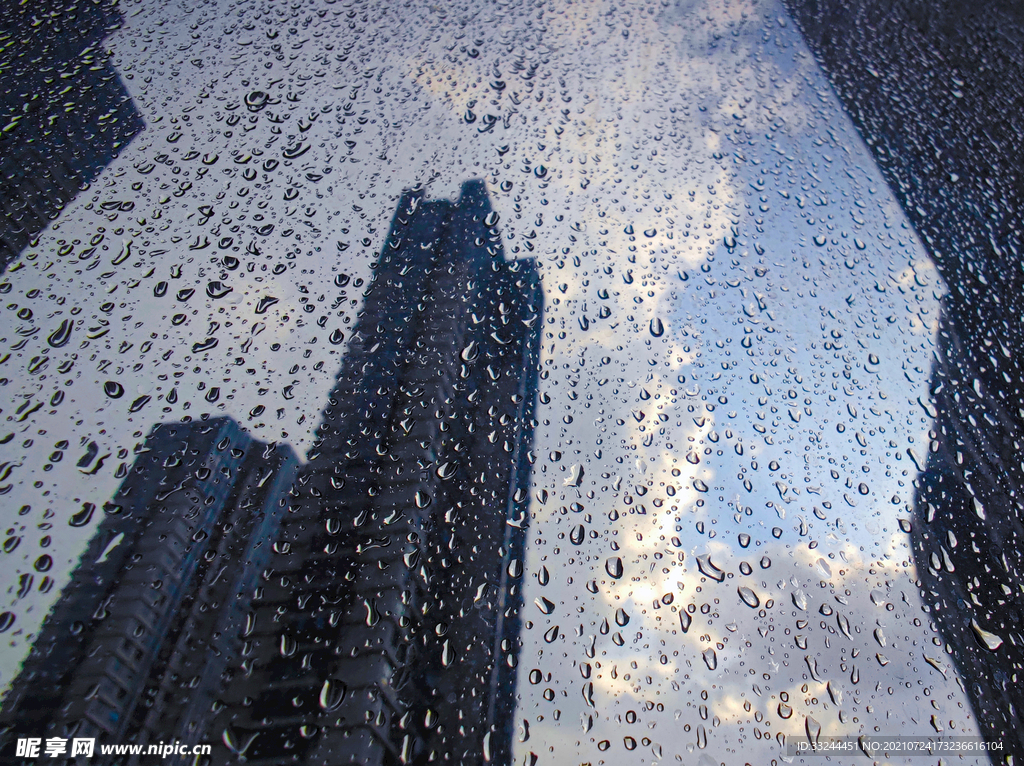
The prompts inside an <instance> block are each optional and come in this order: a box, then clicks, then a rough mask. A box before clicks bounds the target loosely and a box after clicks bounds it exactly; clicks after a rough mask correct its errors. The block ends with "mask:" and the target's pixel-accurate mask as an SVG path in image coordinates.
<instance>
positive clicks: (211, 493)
mask: <svg viewBox="0 0 1024 766" xmlns="http://www.w3.org/2000/svg"><path fill="white" fill-rule="evenodd" d="M296 464H297V463H296V460H295V457H294V454H293V453H292V451H291V449H290V448H289V447H287V446H284V447H281V446H276V447H275V446H267V445H265V444H262V443H260V442H257V441H254V440H252V439H251V438H250V437H249V436H247V435H246V434H245V433H244V432H243V431H241V430H240V429H239V427H238V425H237V424H236V423H235V422H234V421H233V420H231V419H230V418H211V419H209V420H204V421H196V422H190V423H176V424H162V425H158V426H156V427H155V428H154V429H153V430H152V432H151V433H150V435H149V437H148V438H147V440H146V442H145V445H144V447H143V448H142V450H141V451H140V453H139V454H138V457H137V458H136V460H135V463H134V465H133V466H132V468H131V471H130V473H129V474H128V476H127V477H126V478H125V480H124V482H123V483H122V484H121V487H120V489H119V490H118V493H117V495H115V497H114V499H113V501H112V502H111V503H109V504H108V505H107V506H106V508H105V511H106V514H107V515H106V517H105V518H104V520H103V522H102V523H101V524H100V526H99V529H98V531H97V533H96V535H95V536H94V538H93V539H92V541H91V542H90V544H89V547H88V549H87V550H86V552H85V554H84V555H83V557H82V562H81V564H80V565H79V567H78V569H77V570H76V571H75V572H74V574H73V576H72V581H71V583H70V584H69V585H68V587H67V588H66V589H65V591H64V593H63V594H62V595H61V598H60V600H59V601H58V602H57V604H56V606H55V607H54V609H53V611H52V612H51V614H50V615H49V617H48V618H47V619H46V621H45V622H44V624H43V626H42V629H41V631H40V634H39V637H38V638H37V640H36V642H35V645H34V646H33V648H32V652H31V654H30V656H29V658H28V659H27V660H26V662H25V665H24V667H23V670H22V672H21V674H20V675H19V676H18V678H17V679H16V680H15V682H14V684H13V686H12V688H11V691H10V693H9V694H8V696H7V698H6V699H5V701H4V706H3V712H2V714H0V726H2V730H3V734H2V739H3V742H0V748H2V750H3V752H4V754H5V755H13V754H14V743H13V739H14V738H16V737H94V738H97V739H98V740H99V742H102V743H118V744H120V743H128V742H136V743H142V744H146V743H149V742H153V741H159V740H178V741H180V742H187V743H195V742H200V741H203V736H204V735H205V733H206V732H205V725H206V721H207V718H208V715H209V711H210V710H211V708H212V707H213V705H214V702H215V700H216V699H217V698H218V697H219V696H220V694H221V692H222V690H223V687H224V685H225V682H226V679H227V677H228V675H229V674H230V670H231V666H233V665H236V664H237V658H238V651H239V648H240V647H239V646H238V643H239V641H238V634H239V633H240V632H241V625H242V624H244V618H245V609H244V601H241V599H242V596H243V594H248V593H251V592H252V590H253V588H254V587H255V582H256V579H257V576H258V573H259V572H260V570H261V569H262V568H263V566H264V565H265V563H266V561H267V559H268V558H269V554H270V550H269V548H270V544H269V542H266V541H268V540H269V539H270V538H272V537H273V535H274V532H275V530H276V527H277V524H278V522H279V520H280V517H281V515H282V513H283V511H284V507H283V506H284V502H283V498H284V497H285V494H286V492H287V488H288V486H290V484H291V481H292V479H293V477H294V470H295V466H296ZM95 758H96V759H97V760H96V761H95V762H97V763H101V762H102V759H101V757H100V755H99V751H98V750H97V753H96V756H95ZM113 760H119V761H120V760H123V759H113ZM90 762H93V761H90Z"/></svg>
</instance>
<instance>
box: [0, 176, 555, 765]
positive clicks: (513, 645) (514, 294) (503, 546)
mask: <svg viewBox="0 0 1024 766" xmlns="http://www.w3.org/2000/svg"><path fill="white" fill-rule="evenodd" d="M496 223H497V215H496V214H495V213H494V212H493V211H492V210H491V207H490V204H489V202H488V198H487V192H486V189H485V187H484V185H483V183H482V182H480V181H472V182H469V183H466V184H465V185H464V186H463V188H462V194H461V196H460V198H459V200H458V201H457V202H455V203H450V202H445V201H424V199H423V194H422V193H421V192H407V193H406V194H404V195H403V197H402V199H401V201H400V203H399V208H398V212H397V213H396V215H395V218H394V221H393V224H392V227H391V231H390V233H389V235H388V238H387V241H386V243H385V245H384V247H383V249H382V252H381V255H380V258H379V260H378V262H377V263H376V264H375V266H374V275H373V277H372V279H371V280H370V284H369V287H368V289H367V291H366V295H365V305H364V307H363V310H362V312H361V314H360V318H359V321H358V323H357V325H356V327H355V330H354V332H353V334H352V337H351V339H350V345H349V347H348V349H347V353H346V356H345V359H344V362H343V364H342V368H341V371H340V372H339V374H338V377H337V383H336V385H335V387H334V390H333V391H332V392H331V395H330V397H329V399H328V405H327V407H326V408H325V409H324V411H323V416H322V422H321V423H320V425H319V427H318V430H317V431H316V434H315V436H316V438H315V441H314V444H313V446H312V448H311V449H310V451H309V454H308V455H307V458H308V462H306V463H305V464H303V465H301V466H298V467H297V468H296V461H295V460H294V458H293V456H292V454H291V452H290V450H288V449H287V448H286V447H280V446H278V447H268V446H266V445H263V444H260V443H259V442H255V441H253V440H251V439H250V438H249V437H248V436H246V435H245V434H244V433H243V432H242V431H241V430H240V429H239V427H238V425H237V424H236V423H235V422H234V421H233V420H231V419H230V418H216V419H209V420H206V421H201V422H194V423H182V424H163V425H160V426H157V427H156V428H154V429H153V432H152V433H151V434H150V436H149V438H148V440H147V442H146V445H145V448H144V449H143V451H142V453H141V454H140V456H139V458H138V459H137V460H136V463H135V465H134V466H133V468H132V470H131V473H130V474H129V476H128V478H126V479H125V481H124V483H123V484H122V486H121V488H120V490H119V492H118V494H117V496H116V497H115V498H114V501H113V503H111V504H110V507H109V509H108V510H109V515H108V517H107V518H106V519H105V520H104V522H103V524H102V525H101V526H100V528H99V532H98V533H97V535H96V537H95V538H94V539H93V541H92V543H91V544H90V547H89V549H88V551H87V553H86V555H85V556H84V557H83V563H82V564H81V566H80V567H79V569H78V570H77V572H76V573H75V575H74V578H73V582H72V585H71V586H69V587H68V589H67V590H66V591H65V593H64V594H63V595H62V597H61V599H60V601H59V602H58V604H57V606H56V608H55V609H54V611H53V613H52V614H51V615H50V617H49V618H48V620H47V621H46V623H45V624H44V627H43V629H42V631H41V634H40V637H39V639H38V640H37V642H36V645H35V647H34V649H33V653H32V656H31V657H30V659H29V661H28V662H27V663H26V665H25V668H24V670H23V672H22V674H21V676H19V678H18V679H17V681H16V682H15V684H14V687H13V689H12V691H11V693H10V694H9V695H8V698H7V699H6V700H5V703H4V706H3V712H2V713H0V724H2V725H3V726H4V734H3V737H6V740H5V741H6V744H3V742H4V740H3V737H0V747H4V748H8V747H10V748H13V742H12V741H13V738H15V737H19V736H21V737H26V736H41V737H46V736H79V737H96V738H97V739H98V740H99V742H105V743H137V744H142V745H148V744H151V743H154V742H157V741H159V740H164V741H177V742H180V743H188V744H193V743H197V742H210V741H211V740H217V741H218V742H219V743H220V744H219V745H218V746H217V747H215V748H214V750H213V753H212V754H211V758H212V762H213V763H229V762H236V761H239V760H241V759H244V760H245V761H246V762H248V763H253V764H261V763H267V764H270V763H274V764H278V763H284V762H294V763H303V764H328V763H330V764H340V763H360V764H381V765H382V766H383V765H384V764H395V763H399V762H403V763H413V762H416V763H433V762H438V763H465V764H470V763H473V764H475V763H480V762H482V761H487V762H492V763H506V762H509V761H510V759H511V737H512V728H513V727H512V715H513V712H514V707H515V700H514V694H515V673H516V664H517V661H518V634H519V619H520V618H519V610H520V606H521V592H520V577H521V574H522V569H523V566H522V557H523V548H524V545H525V534H526V506H527V491H528V485H529V477H530V467H531V463H532V455H531V453H530V451H529V448H530V445H531V442H532V438H533V424H534V421H533V410H534V402H535V396H536V387H537V380H538V376H539V372H538V356H539V350H540V336H541V322H542V294H541V289H540V281H539V278H538V275H537V271H536V267H535V264H534V262H533V261H532V260H518V261H516V260H513V261H509V260H506V259H505V257H504V253H503V250H502V245H501V236H500V233H499V231H498V229H497V228H496ZM97 758H99V760H97V761H95V763H102V762H104V761H103V758H102V757H101V756H99V755H97ZM113 760H118V759H116V758H115V759H113ZM143 760H144V759H143ZM164 760H165V761H166V762H168V763H179V762H180V763H185V762H191V759H190V758H186V757H184V756H181V757H178V756H171V757H170V758H166V757H165V758H164ZM137 761H139V759H138V758H137V757H136V758H134V760H131V759H130V762H137ZM90 762H93V761H90Z"/></svg>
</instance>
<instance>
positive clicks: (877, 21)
mask: <svg viewBox="0 0 1024 766" xmlns="http://www.w3.org/2000/svg"><path fill="white" fill-rule="evenodd" d="M786 4H787V6H788V7H789V8H790V10H791V11H792V12H793V14H794V16H795V17H796V19H797V21H798V23H799V24H800V25H801V27H802V28H803V31H804V34H805V36H806V38H807V41H808V43H809V44H810V47H811V48H812V49H813V50H814V52H815V54H816V55H817V56H818V59H819V61H820V62H821V64H822V66H823V67H824V69H825V70H826V72H827V73H828V75H829V77H830V78H831V80H832V82H833V84H834V85H835V87H836V90H837V91H838V93H839V95H840V97H841V98H842V99H843V101H844V103H845V105H846V108H847V111H848V112H849V114H850V116H851V117H852V118H853V120H854V122H855V123H856V124H857V126H858V128H859V129H860V131H861V133H862V134H863V135H864V138H865V140H866V141H867V143H868V144H869V145H870V146H871V148H872V152H873V154H874V156H875V158H876V159H877V161H878V164H879V167H880V169H881V171H882V173H883V174H884V175H885V177H886V180H887V181H888V183H889V184H890V186H891V187H892V190H893V192H894V193H895V194H896V196H897V198H898V199H899V200H900V201H901V203H902V205H903V208H904V211H905V212H906V215H907V217H908V218H909V219H910V220H911V221H912V222H913V224H914V226H915V228H916V229H917V231H918V233H919V234H920V235H921V238H922V240H923V241H924V242H925V244H926V246H927V248H928V250H929V253H930V254H931V256H932V258H933V259H934V260H935V263H936V265H937V266H938V268H939V270H940V271H941V273H942V276H943V278H944V279H945V281H946V284H947V285H948V286H949V295H948V296H947V297H946V298H945V299H944V301H943V316H942V321H941V324H940V330H939V348H938V354H937V355H936V360H937V361H936V363H935V367H934V369H933V372H932V397H933V400H934V404H935V408H936V409H937V411H938V413H937V417H936V420H935V424H934V431H933V438H932V442H931V452H930V454H928V455H927V460H926V465H924V466H922V469H923V470H924V472H923V473H922V475H921V476H920V477H919V479H918V493H917V503H916V508H915V511H914V524H913V533H912V534H913V545H914V555H915V560H916V563H917V568H918V572H919V576H920V578H921V580H922V583H923V588H922V593H923V595H924V598H925V600H926V602H927V603H928V605H929V608H930V610H931V615H932V617H933V619H934V621H935V623H936V625H937V627H939V628H940V629H941V631H942V633H943V636H944V637H945V639H946V642H947V643H948V645H949V647H950V651H951V652H952V654H953V657H954V659H955V661H956V664H957V667H958V669H959V671H960V675H961V678H962V680H963V684H964V687H965V688H966V689H967V692H968V695H969V697H970V699H971V703H972V705H973V707H974V710H975V713H976V715H977V718H978V720H979V723H980V728H981V730H982V732H983V733H984V734H985V736H986V738H987V739H988V740H989V741H991V742H1001V743H1002V745H1003V747H1004V748H1006V749H1004V750H1003V754H1004V755H1011V754H1012V755H1013V756H1014V757H1015V758H1016V759H1018V760H1024V723H1022V721H1021V714H1022V713H1021V711H1022V710H1024V691H1022V690H1024V684H1022V683H1021V678H1022V674H1024V656H1022V652H1024V497H1022V494H1021V493H1022V490H1024V465H1022V463H1021V458H1020V455H1021V448H1022V445H1024V409H1022V408H1021V391H1020V389H1021V381H1022V380H1024V365H1022V364H1021V359H1022V358H1024V357H1022V352H1024V342H1022V341H1024V335H1022V332H1021V324H1020V317H1021V315H1022V313H1024V268H1022V262H1021V253H1022V248H1024V241H1022V239H1024V235H1022V232H1024V154H1022V152H1024V149H1022V147H1024V144H1022V143H1021V140H1020V136H1021V135H1022V134H1024V6H1022V5H1021V4H1020V3H1017V2H1012V1H1011V0H985V2H981V3H967V4H965V3H958V2H954V0H940V1H939V2H934V1H933V0H897V1H896V2H890V1H889V0H884V1H883V0H854V1H853V2H837V0H787V2H786ZM922 452H923V451H922ZM925 459H926V458H925V456H924V455H923V454H922V455H921V456H920V460H921V461H925ZM936 651H938V649H936ZM1000 762H1001V761H1000Z"/></svg>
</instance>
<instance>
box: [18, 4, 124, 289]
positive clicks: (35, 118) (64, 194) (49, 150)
mask: <svg viewBox="0 0 1024 766" xmlns="http://www.w3.org/2000/svg"><path fill="white" fill-rule="evenodd" d="M120 20H121V15H120V13H119V12H118V10H117V4H116V2H114V1H113V0H98V1H97V2H76V1H75V0H45V2H33V3H7V4H6V7H5V8H4V10H3V11H2V19H0V22H2V23H0V50H3V51H4V56H3V62H0V271H3V270H4V269H5V268H6V267H7V265H8V264H9V263H10V262H11V261H13V260H14V259H15V258H16V257H17V256H18V254H19V253H20V252H21V250H22V248H23V247H25V246H26V245H28V244H29V242H30V241H31V240H32V238H33V237H34V236H35V235H37V234H38V233H39V232H41V231H42V230H43V229H45V228H46V226H47V225H48V224H49V221H50V219H51V218H54V217H56V216H57V215H58V214H59V212H60V211H61V210H62V209H63V208H64V205H65V204H67V203H68V202H70V201H71V200H72V199H73V198H74V197H75V195H76V194H78V192H79V190H80V189H81V188H82V185H83V184H86V183H90V182H91V181H92V180H93V179H94V178H95V177H96V176H97V175H98V174H99V172H100V171H101V170H102V169H103V168H104V167H106V166H107V164H109V163H110V161H111V160H113V159H114V158H115V157H117V155H118V154H120V152H121V149H122V148H124V147H125V146H126V145H127V144H128V142H129V141H130V140H131V139H132V138H133V137H134V136H135V134H137V133H138V132H139V131H140V130H142V128H143V127H144V124H143V121H142V115H140V114H139V112H138V110H136V108H135V104H134V103H133V102H132V99H131V96H130V95H129V94H128V92H127V91H126V90H125V88H124V85H123V84H122V83H121V79H120V77H119V76H118V74H117V72H116V71H115V70H114V68H113V66H111V64H110V62H109V61H108V60H107V55H106V52H105V51H104V50H103V48H102V45H101V43H102V42H103V38H105V37H106V36H107V35H108V34H109V32H110V30H111V29H113V28H115V27H116V25H117V24H119V23H120ZM124 204H126V205H129V204H134V203H132V202H131V201H130V200H128V201H125V203H124ZM86 257H88V255H86Z"/></svg>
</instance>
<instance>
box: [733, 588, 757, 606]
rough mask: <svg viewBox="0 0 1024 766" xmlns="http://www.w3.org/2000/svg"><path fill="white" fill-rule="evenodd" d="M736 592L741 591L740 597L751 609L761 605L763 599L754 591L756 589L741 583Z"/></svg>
mask: <svg viewBox="0 0 1024 766" xmlns="http://www.w3.org/2000/svg"><path fill="white" fill-rule="evenodd" d="M736 592H737V593H739V595H740V599H741V600H742V601H743V603H744V604H746V605H747V606H749V607H750V608H751V609H757V607H759V606H761V599H759V598H758V597H757V594H756V593H754V591H752V590H751V589H750V588H747V587H746V586H743V585H741V586H739V588H737V589H736Z"/></svg>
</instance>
